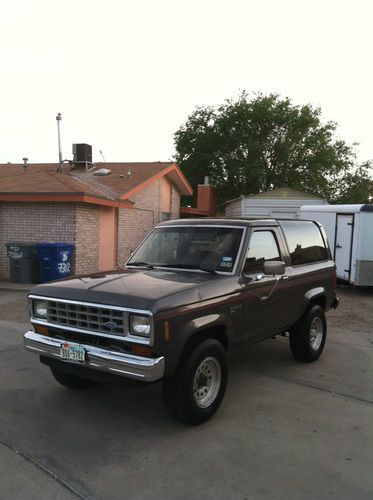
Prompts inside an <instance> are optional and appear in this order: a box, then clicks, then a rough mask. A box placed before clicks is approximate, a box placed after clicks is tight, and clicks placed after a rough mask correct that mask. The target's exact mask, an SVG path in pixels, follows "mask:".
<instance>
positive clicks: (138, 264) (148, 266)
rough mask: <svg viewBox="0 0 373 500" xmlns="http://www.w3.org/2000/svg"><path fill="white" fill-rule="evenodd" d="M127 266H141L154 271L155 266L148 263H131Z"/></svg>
mask: <svg viewBox="0 0 373 500" xmlns="http://www.w3.org/2000/svg"><path fill="white" fill-rule="evenodd" d="M127 266H139V267H146V268H147V269H154V266H153V265H152V264H149V263H148V262H129V263H128V264H127Z"/></svg>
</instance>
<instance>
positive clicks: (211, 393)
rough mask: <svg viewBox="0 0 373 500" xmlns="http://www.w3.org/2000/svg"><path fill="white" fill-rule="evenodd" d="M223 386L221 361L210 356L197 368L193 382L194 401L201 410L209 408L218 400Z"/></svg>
mask: <svg viewBox="0 0 373 500" xmlns="http://www.w3.org/2000/svg"><path fill="white" fill-rule="evenodd" d="M220 386H221V367H220V363H219V361H218V360H217V359H216V358H214V357H212V356H209V357H208V358H205V359H204V360H203V361H202V363H201V364H200V365H199V367H198V368H197V371H196V373H195V375H194V381H193V395H194V401H195V402H196V404H197V406H199V407H200V408H207V407H209V406H210V405H211V404H212V403H213V402H214V401H215V399H216V396H217V395H218V393H219V389H220Z"/></svg>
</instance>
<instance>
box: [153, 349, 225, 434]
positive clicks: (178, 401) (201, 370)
mask: <svg viewBox="0 0 373 500" xmlns="http://www.w3.org/2000/svg"><path fill="white" fill-rule="evenodd" d="M227 380H228V370H227V361H226V352H225V349H224V347H223V346H222V345H221V343H220V342H219V341H217V340H215V339H206V340H203V341H202V342H201V343H200V344H198V345H197V346H196V347H194V349H192V350H191V351H187V353H186V354H185V355H184V357H183V359H182V361H181V363H180V365H179V367H178V369H177V371H176V373H175V375H173V376H172V377H168V378H166V379H164V381H163V401H164V404H165V407H166V409H167V411H168V412H169V414H170V415H171V416H172V417H174V418H176V419H177V420H180V421H183V422H187V423H189V424H193V425H197V424H201V423H202V422H205V421H206V420H208V419H209V418H211V417H212V415H213V414H214V413H215V412H216V410H217V409H218V408H219V406H220V403H221V402H222V399H223V397H224V394H225V389H226V386H227Z"/></svg>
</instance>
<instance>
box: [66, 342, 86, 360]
mask: <svg viewBox="0 0 373 500" xmlns="http://www.w3.org/2000/svg"><path fill="white" fill-rule="evenodd" d="M60 354H61V358H62V359H65V360H67V361H73V362H75V363H84V362H85V349H84V347H83V346H81V345H79V344H71V343H70V342H65V343H64V344H61V349H60Z"/></svg>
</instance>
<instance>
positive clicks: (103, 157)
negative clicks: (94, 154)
mask: <svg viewBox="0 0 373 500" xmlns="http://www.w3.org/2000/svg"><path fill="white" fill-rule="evenodd" d="M99 151H100V155H101V156H102V159H103V160H104V162H105V163H106V160H105V156H104V153H103V152H102V149H100V150H99Z"/></svg>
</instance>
